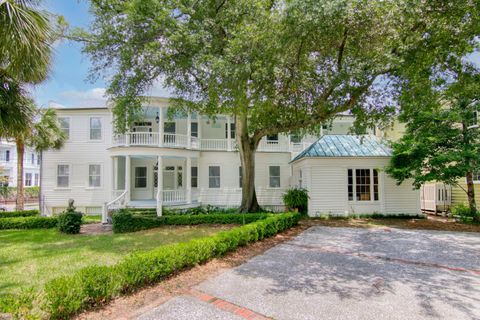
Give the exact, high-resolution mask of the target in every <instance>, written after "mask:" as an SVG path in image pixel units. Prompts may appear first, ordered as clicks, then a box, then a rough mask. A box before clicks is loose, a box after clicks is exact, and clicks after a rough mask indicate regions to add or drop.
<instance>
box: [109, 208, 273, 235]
mask: <svg viewBox="0 0 480 320" xmlns="http://www.w3.org/2000/svg"><path fill="white" fill-rule="evenodd" d="M268 216H269V214H265V213H246V214H240V213H234V214H224V213H219V214H197V215H186V214H183V215H169V216H162V217H157V216H151V215H137V214H132V212H130V211H129V210H120V211H119V212H117V213H114V214H113V216H112V221H113V232H114V233H125V232H133V231H139V230H146V229H151V228H156V227H159V226H163V225H197V224H245V223H250V222H254V221H257V220H260V219H265V218H267V217H268Z"/></svg>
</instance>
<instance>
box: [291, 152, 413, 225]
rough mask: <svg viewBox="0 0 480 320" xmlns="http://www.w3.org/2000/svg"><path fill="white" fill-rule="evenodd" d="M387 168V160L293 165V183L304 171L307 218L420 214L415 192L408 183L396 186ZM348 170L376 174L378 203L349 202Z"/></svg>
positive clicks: (325, 160) (316, 161)
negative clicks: (377, 177)
mask: <svg viewBox="0 0 480 320" xmlns="http://www.w3.org/2000/svg"><path fill="white" fill-rule="evenodd" d="M387 164H388V159H387V158H314V159H303V160H300V161H297V162H295V163H294V164H293V171H294V172H295V174H294V179H295V178H296V177H298V170H299V169H300V168H302V169H303V177H304V178H303V180H304V185H305V187H306V188H307V189H308V190H309V195H310V201H309V205H308V212H309V215H310V216H320V215H323V214H332V215H347V214H362V213H363V214H367V213H370V214H372V213H384V214H398V213H408V214H417V213H419V212H420V200H419V192H418V190H413V189H412V187H411V184H410V183H409V182H404V184H403V185H401V186H397V185H396V183H395V181H394V180H393V179H392V178H390V177H388V176H387V175H386V174H385V172H384V168H385V166H386V165H387ZM348 169H377V170H378V172H379V200H378V201H349V200H348V192H347V191H348V190H347V174H348ZM297 179H298V178H297ZM295 181H296V180H295ZM295 183H296V182H295Z"/></svg>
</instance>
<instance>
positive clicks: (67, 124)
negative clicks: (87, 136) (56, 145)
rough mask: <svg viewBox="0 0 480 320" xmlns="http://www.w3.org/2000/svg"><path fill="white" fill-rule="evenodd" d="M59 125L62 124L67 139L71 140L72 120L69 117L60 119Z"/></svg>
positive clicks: (61, 127)
mask: <svg viewBox="0 0 480 320" xmlns="http://www.w3.org/2000/svg"><path fill="white" fill-rule="evenodd" d="M58 123H59V124H60V129H61V130H62V131H63V134H64V135H65V139H67V140H68V139H69V138H70V118H67V117H58Z"/></svg>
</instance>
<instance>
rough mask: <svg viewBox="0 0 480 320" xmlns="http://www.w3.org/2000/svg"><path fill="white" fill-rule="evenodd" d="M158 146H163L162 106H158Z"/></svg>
mask: <svg viewBox="0 0 480 320" xmlns="http://www.w3.org/2000/svg"><path fill="white" fill-rule="evenodd" d="M158 118H159V120H158V146H159V147H163V108H162V107H158Z"/></svg>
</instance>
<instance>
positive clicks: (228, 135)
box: [227, 116, 232, 151]
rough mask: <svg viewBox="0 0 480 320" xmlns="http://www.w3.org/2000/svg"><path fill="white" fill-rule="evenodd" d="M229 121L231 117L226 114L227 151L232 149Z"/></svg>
mask: <svg viewBox="0 0 480 320" xmlns="http://www.w3.org/2000/svg"><path fill="white" fill-rule="evenodd" d="M231 123H232V119H231V118H230V116H227V150H228V151H231V150H232V137H231V135H232V133H231Z"/></svg>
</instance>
